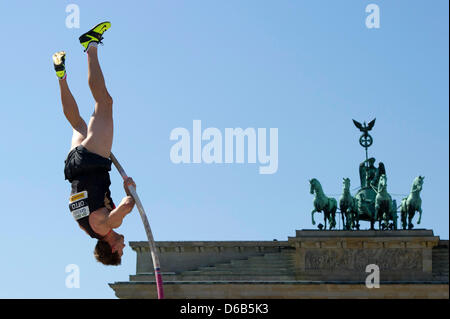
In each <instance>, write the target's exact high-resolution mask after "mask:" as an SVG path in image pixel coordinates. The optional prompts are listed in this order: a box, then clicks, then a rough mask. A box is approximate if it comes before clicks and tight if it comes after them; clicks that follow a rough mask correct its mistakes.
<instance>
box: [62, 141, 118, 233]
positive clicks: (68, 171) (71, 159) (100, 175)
mask: <svg viewBox="0 0 450 319" xmlns="http://www.w3.org/2000/svg"><path fill="white" fill-rule="evenodd" d="M111 164H112V161H111V160H110V159H108V158H105V157H102V156H100V155H98V154H95V153H92V152H90V151H88V150H87V149H86V148H85V147H84V146H83V145H79V146H77V147H75V148H74V149H73V150H71V151H70V153H69V154H68V155H67V159H66V160H65V166H64V176H65V179H67V180H68V181H69V182H70V183H71V184H72V191H71V193H70V195H71V196H70V200H69V209H70V212H71V213H72V216H73V217H74V219H75V220H76V221H77V222H78V223H79V224H80V225H81V226H82V227H83V228H84V229H85V230H86V231H87V233H88V234H89V235H90V236H91V237H94V238H99V237H101V236H99V235H98V234H96V233H95V232H94V231H93V230H92V228H91V227H90V225H89V214H90V213H91V212H93V211H96V210H97V209H99V208H102V207H106V208H107V209H108V210H109V211H111V210H113V209H114V208H115V205H114V202H113V200H112V198H111V192H110V190H109V186H110V185H111V181H110V178H109V171H111ZM99 239H100V238H99Z"/></svg>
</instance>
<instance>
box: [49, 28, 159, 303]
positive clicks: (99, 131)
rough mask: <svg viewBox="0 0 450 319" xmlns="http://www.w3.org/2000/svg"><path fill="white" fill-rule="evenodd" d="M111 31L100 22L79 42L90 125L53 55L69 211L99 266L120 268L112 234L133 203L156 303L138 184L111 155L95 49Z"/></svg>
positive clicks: (62, 56) (118, 245)
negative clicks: (66, 128)
mask: <svg viewBox="0 0 450 319" xmlns="http://www.w3.org/2000/svg"><path fill="white" fill-rule="evenodd" d="M110 27H111V23H110V22H107V21H106V22H102V23H99V24H98V25H96V26H95V27H93V28H92V29H91V30H89V31H88V32H86V33H84V34H82V35H81V36H80V37H79V40H80V43H81V45H82V46H83V48H84V52H86V55H87V60H88V84H89V88H90V89H91V93H92V96H93V97H94V100H95V108H94V113H93V115H92V117H91V119H90V121H89V125H86V122H85V121H84V120H83V119H82V118H81V116H80V112H79V110H78V105H77V102H76V101H75V99H74V97H73V95H72V93H71V91H70V89H69V86H68V83H67V73H66V66H65V62H66V53H65V52H64V51H60V52H56V53H55V54H54V55H53V57H52V58H53V66H54V69H55V71H56V76H57V77H58V79H59V81H58V83H59V88H60V94H61V102H62V107H63V112H64V115H65V117H66V119H67V120H68V122H69V123H70V125H71V126H72V129H73V131H72V141H71V147H70V152H69V154H68V155H67V158H66V160H65V162H64V163H65V165H64V177H65V179H67V180H68V181H69V182H70V184H71V193H70V199H69V210H70V212H71V214H72V216H73V218H74V219H75V220H76V221H77V223H78V225H79V226H80V228H81V229H82V230H84V231H85V232H86V233H87V234H88V235H89V236H91V237H92V238H96V239H98V241H97V244H96V246H95V249H94V256H95V258H96V259H97V261H99V262H101V263H102V264H104V265H120V263H121V258H122V255H123V248H124V247H125V244H124V236H123V235H121V234H119V233H116V232H115V231H114V229H116V228H119V227H120V225H122V222H123V219H124V218H125V216H126V215H128V214H129V213H130V212H131V211H132V209H133V207H134V206H135V204H136V203H137V205H138V209H139V213H140V214H141V217H142V221H143V223H144V227H145V230H146V232H147V237H148V241H149V245H150V251H151V254H152V258H153V264H154V267H155V275H156V282H157V288H158V298H160V299H161V298H163V297H164V296H163V288H162V278H161V273H160V269H159V260H158V256H157V254H156V247H155V243H154V240H153V236H152V233H151V230H150V226H149V224H148V220H147V217H146V215H145V212H144V209H143V207H142V204H141V202H140V200H139V197H138V196H137V194H136V184H135V183H134V181H133V179H132V178H130V177H128V176H126V174H125V172H124V170H123V168H122V167H121V166H120V164H119V163H118V162H117V160H116V159H115V157H114V155H112V154H111V147H112V141H113V107H112V106H113V100H112V98H111V96H110V95H109V92H108V90H107V89H106V84H105V79H104V77H103V73H102V70H101V68H100V64H99V60H98V55H97V49H98V44H99V43H102V40H103V34H104V32H105V31H106V30H108V29H109V28H110ZM110 157H111V158H112V159H114V164H115V165H116V166H117V168H118V169H119V172H120V173H121V175H122V177H123V179H124V182H123V187H124V191H125V193H126V196H125V197H124V198H123V199H122V201H121V202H120V204H119V205H118V206H117V207H116V206H115V205H114V202H113V200H112V198H111V192H110V190H109V186H110V185H111V180H110V176H109V172H110V171H111V165H112V160H111V159H110Z"/></svg>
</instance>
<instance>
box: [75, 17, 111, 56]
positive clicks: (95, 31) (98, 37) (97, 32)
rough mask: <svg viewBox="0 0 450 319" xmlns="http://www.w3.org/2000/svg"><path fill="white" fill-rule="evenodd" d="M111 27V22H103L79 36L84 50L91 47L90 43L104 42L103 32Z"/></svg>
mask: <svg viewBox="0 0 450 319" xmlns="http://www.w3.org/2000/svg"><path fill="white" fill-rule="evenodd" d="M110 27H111V22H108V21H106V22H102V23H99V24H97V25H96V26H95V27H93V28H92V29H91V30H89V31H88V32H86V33H84V34H82V35H81V36H80V37H79V40H80V43H81V45H82V46H83V47H84V52H86V51H87V49H88V48H89V44H90V43H97V44H98V43H102V40H103V33H104V32H105V31H106V30H108V29H109V28H110Z"/></svg>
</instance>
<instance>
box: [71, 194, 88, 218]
mask: <svg viewBox="0 0 450 319" xmlns="http://www.w3.org/2000/svg"><path fill="white" fill-rule="evenodd" d="M69 210H70V212H71V213H72V216H73V218H75V220H79V219H81V218H83V217H86V216H89V214H90V211H89V206H88V193H87V191H83V192H80V193H76V194H73V195H72V196H70V200H69Z"/></svg>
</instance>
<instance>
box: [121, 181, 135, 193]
mask: <svg viewBox="0 0 450 319" xmlns="http://www.w3.org/2000/svg"><path fill="white" fill-rule="evenodd" d="M128 185H131V186H133V187H134V189H136V184H135V182H134V181H133V179H132V178H131V177H128V178H127V179H126V180H124V181H123V189H124V190H125V193H126V194H127V196H131V194H130V190H129V189H128Z"/></svg>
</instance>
